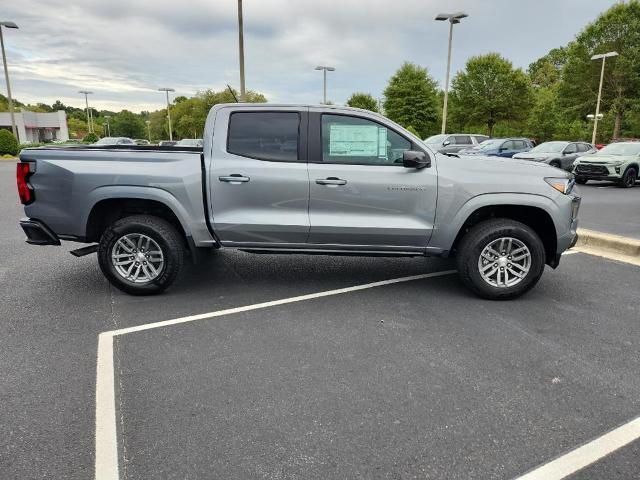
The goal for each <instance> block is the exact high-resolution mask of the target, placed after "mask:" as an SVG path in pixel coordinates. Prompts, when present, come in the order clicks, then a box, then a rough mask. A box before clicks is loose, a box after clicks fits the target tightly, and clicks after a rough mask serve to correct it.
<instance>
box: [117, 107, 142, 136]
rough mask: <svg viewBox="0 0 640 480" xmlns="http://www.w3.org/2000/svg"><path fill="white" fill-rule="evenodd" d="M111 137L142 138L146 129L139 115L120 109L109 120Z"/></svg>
mask: <svg viewBox="0 0 640 480" xmlns="http://www.w3.org/2000/svg"><path fill="white" fill-rule="evenodd" d="M109 127H110V128H111V136H112V137H129V138H144V137H145V133H146V131H145V130H146V129H145V124H144V121H143V120H142V118H140V115H136V114H135V113H132V112H130V111H129V110H122V111H121V112H120V113H118V114H117V115H115V116H114V117H113V118H111V119H110V121H109Z"/></svg>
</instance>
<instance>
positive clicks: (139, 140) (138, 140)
mask: <svg viewBox="0 0 640 480" xmlns="http://www.w3.org/2000/svg"><path fill="white" fill-rule="evenodd" d="M135 144H136V145H144V146H147V145H151V142H150V141H149V140H145V139H144V138H136V139H135Z"/></svg>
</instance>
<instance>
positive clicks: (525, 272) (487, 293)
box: [456, 218, 545, 300]
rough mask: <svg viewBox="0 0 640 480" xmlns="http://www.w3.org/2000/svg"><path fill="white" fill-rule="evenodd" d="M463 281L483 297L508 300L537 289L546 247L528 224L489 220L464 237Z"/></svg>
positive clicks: (461, 252) (460, 271) (461, 251)
mask: <svg viewBox="0 0 640 480" xmlns="http://www.w3.org/2000/svg"><path fill="white" fill-rule="evenodd" d="M456 259H457V264H458V274H459V275H460V278H461V280H462V282H463V283H464V284H465V286H467V287H468V288H469V289H470V290H471V291H473V292H474V293H475V294H477V295H479V296H480V297H483V298H487V299H490V300H508V299H512V298H516V297H519V296H520V295H522V294H524V293H526V292H528V291H529V290H530V289H531V288H533V287H534V286H535V285H536V283H538V280H539V279H540V276H541V275H542V272H543V271H544V264H545V251H544V245H543V244H542V241H541V240H540V237H539V236H538V234H537V233H536V232H534V231H533V230H532V229H531V228H530V227H528V226H527V225H525V224H523V223H520V222H517V221H515V220H510V219H507V218H502V219H494V220H486V221H484V222H481V223H479V224H477V225H475V226H474V227H473V228H472V229H471V230H470V231H469V232H467V234H466V235H465V236H464V237H463V238H462V241H461V242H460V245H459V248H458V254H457V257H456Z"/></svg>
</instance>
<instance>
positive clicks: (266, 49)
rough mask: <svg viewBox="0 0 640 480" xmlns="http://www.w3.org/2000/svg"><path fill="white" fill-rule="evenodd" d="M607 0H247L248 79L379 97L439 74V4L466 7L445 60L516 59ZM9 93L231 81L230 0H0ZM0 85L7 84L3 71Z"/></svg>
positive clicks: (103, 94)
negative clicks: (8, 23) (409, 74)
mask: <svg viewBox="0 0 640 480" xmlns="http://www.w3.org/2000/svg"><path fill="white" fill-rule="evenodd" d="M613 3H615V2H614V1H613V0H535V1H532V0H482V1H480V0H437V1H436V0H244V2H243V4H244V25H245V52H246V53H245V62H246V81H247V88H248V89H251V90H255V91H259V92H262V93H264V94H265V95H266V96H267V98H268V99H269V101H273V102H283V103H290V102H305V103H317V102H319V101H321V99H322V73H321V72H316V71H315V70H314V67H315V66H316V65H318V64H327V65H332V66H335V67H336V71H335V72H333V73H330V74H329V82H328V84H329V93H328V97H329V99H330V100H332V101H334V102H336V103H344V102H345V101H346V99H347V98H348V97H349V95H350V94H351V93H352V92H354V91H365V92H370V93H372V94H373V95H374V96H375V97H381V96H382V91H383V90H384V87H385V85H386V82H387V80H388V79H389V77H390V76H391V75H392V74H393V72H394V71H395V70H396V69H397V68H398V67H399V66H400V64H401V63H402V62H403V61H405V60H409V61H412V62H415V63H418V64H420V65H422V66H425V67H427V68H428V69H429V72H430V73H431V74H432V75H433V77H434V78H435V79H436V80H437V81H438V82H439V83H440V84H441V85H442V84H443V83H444V75H445V68H446V49H447V35H448V32H447V28H448V24H446V23H445V22H435V21H434V20H433V18H434V16H435V15H436V14H437V13H439V12H441V11H445V12H454V11H458V10H462V11H465V12H467V13H468V14H469V18H466V19H464V20H463V22H462V23H461V24H460V25H456V26H455V28H454V42H453V64H452V72H455V71H457V70H459V69H461V68H462V67H463V66H464V63H465V61H466V60H467V59H468V58H469V57H470V56H472V55H478V54H483V53H487V52H499V53H500V54H502V55H504V56H505V57H507V58H509V59H510V60H511V61H512V62H513V63H514V64H515V65H516V66H519V67H523V68H526V67H527V66H528V65H529V63H531V62H532V61H534V60H536V59H537V58H539V57H540V56H542V55H544V54H545V53H546V52H548V51H549V50H550V49H551V48H553V47H557V46H560V45H564V44H566V43H567V42H568V41H570V40H571V39H572V38H573V37H574V36H575V35H576V33H578V31H579V30H580V29H582V28H583V26H584V25H586V24H587V23H588V22H590V21H592V20H594V19H595V18H596V17H597V16H598V14H599V13H600V12H602V11H603V10H605V9H607V8H608V7H609V6H611V5H612V4H613ZM0 15H2V16H4V17H5V18H2V19H0V20H12V21H14V22H16V23H17V24H18V25H19V27H20V29H19V30H5V46H6V48H7V55H8V61H9V71H10V74H11V80H12V82H11V83H12V87H13V90H12V91H13V94H14V97H15V98H17V99H18V100H20V101H22V102H25V103H36V102H45V103H52V102H54V101H55V100H56V99H60V100H61V101H62V102H63V103H65V104H69V105H75V106H78V107H80V106H83V105H82V104H83V101H82V98H81V96H80V95H79V94H78V93H77V91H78V90H79V89H89V90H93V91H94V92H95V93H94V95H92V96H91V99H90V101H91V102H92V104H93V105H94V106H96V107H98V108H107V109H112V110H120V109H122V108H127V109H130V110H133V111H140V110H155V109H158V108H160V107H162V105H163V100H164V98H163V94H161V93H160V92H157V91H156V89H157V88H158V87H161V86H169V87H173V88H175V89H176V95H187V96H191V95H193V94H194V93H195V92H196V91H197V90H202V89H206V88H213V89H215V90H219V89H222V88H224V87H225V84H226V83H229V84H230V85H232V86H233V87H235V88H238V85H239V80H238V55H237V52H238V37H237V2H236V0H180V1H177V0H2V9H1V10H0ZM1 85H2V86H1V87H0V91H1V92H2V93H3V94H4V93H6V90H5V88H6V87H5V84H4V82H2V84H1Z"/></svg>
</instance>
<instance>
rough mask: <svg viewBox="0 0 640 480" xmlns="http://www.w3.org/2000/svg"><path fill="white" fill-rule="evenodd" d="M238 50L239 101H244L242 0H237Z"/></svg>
mask: <svg viewBox="0 0 640 480" xmlns="http://www.w3.org/2000/svg"><path fill="white" fill-rule="evenodd" d="M238 50H239V56H240V101H241V102H244V100H245V90H244V33H243V26H242V0H238Z"/></svg>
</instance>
